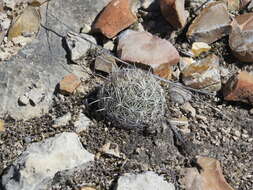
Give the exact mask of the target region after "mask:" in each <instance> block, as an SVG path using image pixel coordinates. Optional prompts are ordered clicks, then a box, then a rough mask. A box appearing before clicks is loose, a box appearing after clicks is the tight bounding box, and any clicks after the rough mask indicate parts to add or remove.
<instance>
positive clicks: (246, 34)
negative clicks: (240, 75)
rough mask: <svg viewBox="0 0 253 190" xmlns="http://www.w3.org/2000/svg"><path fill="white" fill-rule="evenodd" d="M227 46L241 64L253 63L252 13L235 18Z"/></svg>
mask: <svg viewBox="0 0 253 190" xmlns="http://www.w3.org/2000/svg"><path fill="white" fill-rule="evenodd" d="M231 25H232V31H231V34H230V35H229V46H230V48H231V50H232V51H233V54H234V55H235V57H236V58H238V59H239V60H240V61H243V62H252V61H253V13H245V14H243V15H239V16H237V17H236V18H235V19H234V20H233V22H232V24H231Z"/></svg>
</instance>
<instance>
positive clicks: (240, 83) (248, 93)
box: [223, 71, 253, 104]
mask: <svg viewBox="0 0 253 190" xmlns="http://www.w3.org/2000/svg"><path fill="white" fill-rule="evenodd" d="M223 95H224V98H225V100H230V101H241V102H245V103H249V104H253V75H252V74H250V73H248V72H246V71H242V72H240V73H238V74H235V75H234V76H232V77H231V78H230V79H229V80H228V82H227V83H226V85H225V87H224V91H223Z"/></svg>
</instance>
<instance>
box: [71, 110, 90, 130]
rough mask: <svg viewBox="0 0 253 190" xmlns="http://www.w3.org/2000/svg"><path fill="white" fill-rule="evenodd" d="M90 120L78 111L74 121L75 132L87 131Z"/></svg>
mask: <svg viewBox="0 0 253 190" xmlns="http://www.w3.org/2000/svg"><path fill="white" fill-rule="evenodd" d="M91 124H92V121H91V120H90V119H89V118H88V117H87V116H86V115H84V114H83V113H80V114H79V116H78V118H77V120H76V121H75V123H74V126H75V131H76V133H81V132H82V131H87V130H88V128H89V126H90V125H91Z"/></svg>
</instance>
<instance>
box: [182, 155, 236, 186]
mask: <svg viewBox="0 0 253 190" xmlns="http://www.w3.org/2000/svg"><path fill="white" fill-rule="evenodd" d="M197 163H198V164H199V166H201V170H200V173H199V171H198V169H197V168H186V169H184V170H183V175H184V178H183V179H182V180H181V183H182V184H183V185H184V186H185V189H186V190H234V189H233V188H232V187H231V186H230V185H229V184H228V183H227V182H226V180H225V178H224V176H223V174H222V169H221V166H220V162H219V161H218V160H216V159H213V158H207V157H199V158H198V159H197Z"/></svg>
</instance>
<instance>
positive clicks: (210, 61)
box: [182, 55, 221, 92]
mask: <svg viewBox="0 0 253 190" xmlns="http://www.w3.org/2000/svg"><path fill="white" fill-rule="evenodd" d="M182 80H183V83H184V84H185V85H186V86H190V87H192V88H196V89H203V90H207V91H209V92H213V91H218V90H220V88H221V77H220V70H219V57H217V56H216V55H209V56H208V57H206V58H204V59H202V60H200V61H196V62H194V63H192V64H190V65H189V66H187V67H185V68H184V70H183V71H182Z"/></svg>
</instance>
